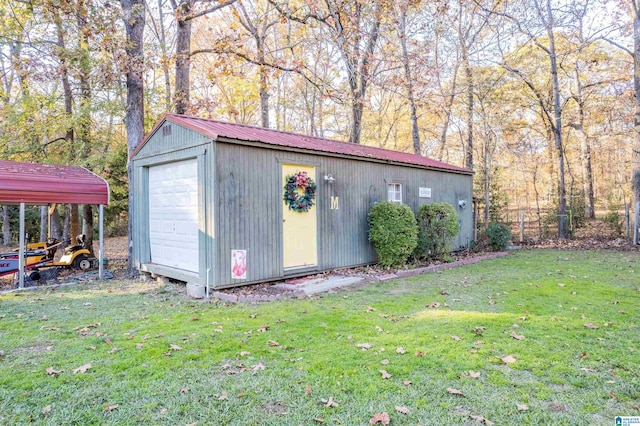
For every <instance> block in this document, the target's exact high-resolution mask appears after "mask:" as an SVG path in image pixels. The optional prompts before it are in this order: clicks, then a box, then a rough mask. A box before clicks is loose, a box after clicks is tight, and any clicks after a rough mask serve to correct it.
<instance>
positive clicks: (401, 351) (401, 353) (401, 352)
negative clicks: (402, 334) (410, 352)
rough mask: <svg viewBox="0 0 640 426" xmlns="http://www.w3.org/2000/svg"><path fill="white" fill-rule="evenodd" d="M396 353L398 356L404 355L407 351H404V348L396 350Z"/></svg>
mask: <svg viewBox="0 0 640 426" xmlns="http://www.w3.org/2000/svg"><path fill="white" fill-rule="evenodd" d="M396 353H397V354H400V355H404V354H406V353H407V351H405V350H404V348H398V349H396Z"/></svg>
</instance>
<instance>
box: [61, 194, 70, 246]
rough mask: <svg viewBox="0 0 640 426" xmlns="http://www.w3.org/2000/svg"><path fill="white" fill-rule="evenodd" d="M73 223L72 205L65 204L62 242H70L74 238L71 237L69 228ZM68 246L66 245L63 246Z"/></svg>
mask: <svg viewBox="0 0 640 426" xmlns="http://www.w3.org/2000/svg"><path fill="white" fill-rule="evenodd" d="M70 222H71V204H65V206H64V222H63V224H62V238H61V239H60V241H67V240H70V239H71V238H72V237H71V236H70V235H69V228H70V224H71V223H70ZM63 246H66V244H63Z"/></svg>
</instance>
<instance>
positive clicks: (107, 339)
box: [104, 337, 113, 345]
mask: <svg viewBox="0 0 640 426" xmlns="http://www.w3.org/2000/svg"><path fill="white" fill-rule="evenodd" d="M104 342H105V343H106V344H107V345H110V344H112V343H113V341H112V340H111V339H109V338H108V337H107V338H106V339H104Z"/></svg>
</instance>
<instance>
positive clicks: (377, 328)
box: [376, 325, 384, 333]
mask: <svg viewBox="0 0 640 426" xmlns="http://www.w3.org/2000/svg"><path fill="white" fill-rule="evenodd" d="M376 331H379V332H381V333H382V332H383V331H384V330H383V329H382V328H381V327H378V326H377V325H376Z"/></svg>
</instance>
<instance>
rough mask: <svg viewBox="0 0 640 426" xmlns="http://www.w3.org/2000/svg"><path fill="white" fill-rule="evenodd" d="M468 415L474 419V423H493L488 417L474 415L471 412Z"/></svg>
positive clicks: (488, 425)
mask: <svg viewBox="0 0 640 426" xmlns="http://www.w3.org/2000/svg"><path fill="white" fill-rule="evenodd" d="M469 417H470V418H471V419H473V420H475V421H476V423H484V424H486V425H487V426H492V425H494V423H493V422H492V421H491V420H489V419H487V418H484V417H482V416H474V415H473V414H469Z"/></svg>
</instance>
